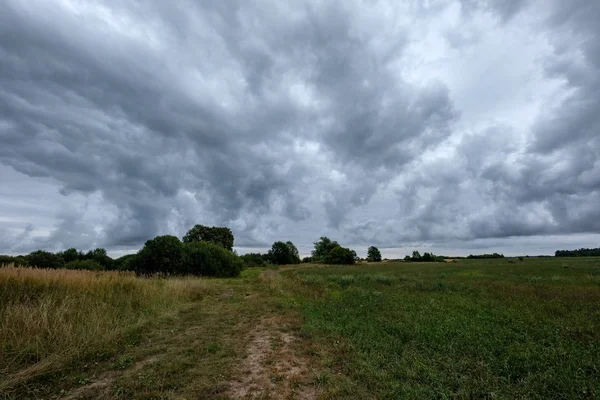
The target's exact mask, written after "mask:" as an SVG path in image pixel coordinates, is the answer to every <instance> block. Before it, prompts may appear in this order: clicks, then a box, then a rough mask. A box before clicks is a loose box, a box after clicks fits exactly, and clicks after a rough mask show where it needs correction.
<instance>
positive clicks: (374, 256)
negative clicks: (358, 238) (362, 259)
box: [367, 246, 381, 262]
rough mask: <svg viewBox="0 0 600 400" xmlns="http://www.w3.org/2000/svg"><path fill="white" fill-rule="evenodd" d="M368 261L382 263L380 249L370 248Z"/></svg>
mask: <svg viewBox="0 0 600 400" xmlns="http://www.w3.org/2000/svg"><path fill="white" fill-rule="evenodd" d="M367 260H368V261H374V262H379V261H381V252H380V251H379V249H378V248H377V247H375V246H371V247H369V250H367Z"/></svg>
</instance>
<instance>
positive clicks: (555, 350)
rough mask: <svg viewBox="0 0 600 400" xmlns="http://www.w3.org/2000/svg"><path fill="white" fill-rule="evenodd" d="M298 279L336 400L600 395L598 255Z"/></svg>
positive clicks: (327, 271) (306, 273) (308, 325)
mask: <svg viewBox="0 0 600 400" xmlns="http://www.w3.org/2000/svg"><path fill="white" fill-rule="evenodd" d="M511 261H514V260H511ZM289 274H290V277H292V278H293V279H295V280H296V281H297V284H296V285H294V286H291V290H295V291H296V293H297V294H298V298H299V299H300V300H299V302H300V309H301V313H302V315H303V317H304V324H303V330H304V332H305V334H306V335H307V336H308V337H309V338H310V339H311V340H313V341H314V342H316V343H318V345H319V348H320V349H321V350H320V353H319V356H320V357H321V358H322V359H323V360H324V363H325V364H326V366H328V367H329V368H330V370H331V374H330V375H331V376H334V377H336V378H335V379H334V380H332V381H331V382H330V383H329V384H328V388H327V391H328V396H331V397H334V398H506V399H514V398H540V399H542V398H544V399H548V398H595V397H598V396H600V361H599V360H600V259H598V258H586V259H574V258H571V259H534V258H531V259H524V260H523V261H517V262H516V263H514V262H509V260H506V259H505V260H502V259H500V260H462V261H461V262H459V263H394V264H380V265H373V264H371V265H368V266H362V265H361V266H354V267H335V268H312V269H300V270H296V271H293V272H290V273H289Z"/></svg>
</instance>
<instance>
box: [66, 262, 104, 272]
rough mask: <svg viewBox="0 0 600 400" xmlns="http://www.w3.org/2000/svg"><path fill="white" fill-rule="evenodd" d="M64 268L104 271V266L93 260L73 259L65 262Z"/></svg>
mask: <svg viewBox="0 0 600 400" xmlns="http://www.w3.org/2000/svg"><path fill="white" fill-rule="evenodd" d="M65 268H66V269H86V270H88V271H104V269H105V268H104V266H103V265H102V264H100V263H99V262H97V261H94V260H74V261H71V262H68V263H66V264H65Z"/></svg>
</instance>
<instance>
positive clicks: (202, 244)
mask: <svg viewBox="0 0 600 400" xmlns="http://www.w3.org/2000/svg"><path fill="white" fill-rule="evenodd" d="M232 249H233V233H231V230H229V228H219V227H206V226H203V225H196V226H194V227H193V228H192V229H190V230H189V231H188V232H187V233H186V235H185V236H184V237H183V242H182V241H180V240H179V238H177V237H175V236H171V235H164V236H158V237H155V238H154V239H151V240H148V241H147V242H146V244H145V245H144V247H143V248H142V249H141V250H140V251H139V252H138V254H137V256H135V258H132V259H129V260H126V262H128V263H129V265H132V266H134V269H135V271H136V273H137V274H138V275H146V276H147V275H154V274H166V275H199V276H216V277H223V278H225V277H232V276H238V275H239V274H240V272H241V271H242V269H243V267H244V262H243V261H242V259H241V258H240V257H238V256H237V255H236V254H235V253H234V252H232V251H231V250H232Z"/></svg>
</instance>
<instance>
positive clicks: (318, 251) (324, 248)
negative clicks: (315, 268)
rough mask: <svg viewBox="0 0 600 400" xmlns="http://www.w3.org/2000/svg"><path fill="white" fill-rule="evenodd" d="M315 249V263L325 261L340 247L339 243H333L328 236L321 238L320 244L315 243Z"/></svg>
mask: <svg viewBox="0 0 600 400" xmlns="http://www.w3.org/2000/svg"><path fill="white" fill-rule="evenodd" d="M314 245H315V249H314V250H313V251H312V259H313V261H324V260H325V259H326V258H327V255H328V254H329V252H330V251H331V250H333V249H334V248H336V247H338V246H339V243H338V242H336V241H332V240H331V239H329V238H328V237H326V236H321V238H320V239H319V241H318V242H315V243H314Z"/></svg>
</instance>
